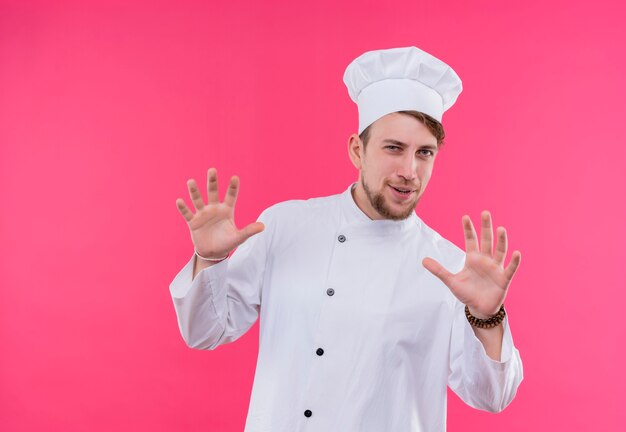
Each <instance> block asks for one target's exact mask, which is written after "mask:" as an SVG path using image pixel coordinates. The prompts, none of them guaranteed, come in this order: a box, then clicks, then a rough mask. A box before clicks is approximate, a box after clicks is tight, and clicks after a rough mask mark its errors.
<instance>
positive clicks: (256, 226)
mask: <svg viewBox="0 0 626 432" xmlns="http://www.w3.org/2000/svg"><path fill="white" fill-rule="evenodd" d="M264 229H265V225H263V223H262V222H252V223H251V224H250V225H248V226H246V227H244V228H243V229H242V230H240V231H239V234H240V235H241V239H242V240H241V243H243V242H244V241H246V240H248V239H249V238H250V237H252V236H253V235H255V234H258V233H260V232H261V231H263V230H264Z"/></svg>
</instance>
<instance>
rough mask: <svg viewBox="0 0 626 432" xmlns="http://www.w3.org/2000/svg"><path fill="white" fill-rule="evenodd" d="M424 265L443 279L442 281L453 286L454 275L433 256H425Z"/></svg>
mask: <svg viewBox="0 0 626 432" xmlns="http://www.w3.org/2000/svg"><path fill="white" fill-rule="evenodd" d="M422 265H423V266H424V267H425V268H426V270H428V271H429V272H431V273H432V274H434V275H435V276H437V277H438V278H439V279H440V280H441V282H443V283H444V284H446V285H447V286H448V287H450V286H451V284H452V276H454V275H453V274H452V273H450V272H449V271H448V270H446V269H445V268H444V267H443V266H442V265H441V264H439V263H438V262H437V261H435V260H434V259H432V258H424V259H423V260H422Z"/></svg>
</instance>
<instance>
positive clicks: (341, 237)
mask: <svg viewBox="0 0 626 432" xmlns="http://www.w3.org/2000/svg"><path fill="white" fill-rule="evenodd" d="M337 240H339V243H343V242H345V241H346V236H345V235H343V234H341V235H340V236H339V237H337Z"/></svg>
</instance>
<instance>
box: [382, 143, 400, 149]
mask: <svg viewBox="0 0 626 432" xmlns="http://www.w3.org/2000/svg"><path fill="white" fill-rule="evenodd" d="M385 148H386V149H391V150H393V151H396V150H400V149H401V148H400V146H397V145H393V144H391V145H387V146H385Z"/></svg>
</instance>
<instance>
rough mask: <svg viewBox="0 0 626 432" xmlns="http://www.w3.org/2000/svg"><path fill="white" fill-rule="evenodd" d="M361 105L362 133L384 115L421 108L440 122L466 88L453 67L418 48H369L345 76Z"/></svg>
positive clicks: (360, 125)
mask: <svg viewBox="0 0 626 432" xmlns="http://www.w3.org/2000/svg"><path fill="white" fill-rule="evenodd" d="M343 82H344V83H345V84H346V87H348V93H349V94H350V98H351V99H352V100H353V101H354V102H355V103H356V104H357V105H358V107H359V134H360V133H361V132H363V130H364V129H365V128H366V127H367V126H369V125H371V124H372V123H374V122H375V121H376V120H378V119H379V118H381V117H382V116H384V115H387V114H390V113H392V112H396V111H420V112H422V113H424V114H428V115H429V116H431V117H433V118H435V119H437V120H438V121H439V122H441V117H442V116H443V113H444V111H446V110H447V109H448V108H450V107H451V106H452V105H453V104H454V102H456V99H457V97H458V96H459V94H460V93H461V90H463V86H462V84H461V79H460V78H459V76H458V75H457V74H456V72H454V70H452V68H451V67H450V66H448V65H447V64H445V63H444V62H442V61H441V60H439V59H438V58H436V57H433V56H432V55H430V54H428V53H427V52H425V51H422V50H421V49H419V48H416V47H407V48H392V49H386V50H378V51H369V52H366V53H365V54H362V55H361V56H359V57H357V58H356V59H355V60H353V61H352V63H350V64H349V65H348V67H347V69H346V72H345V74H344V75H343Z"/></svg>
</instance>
